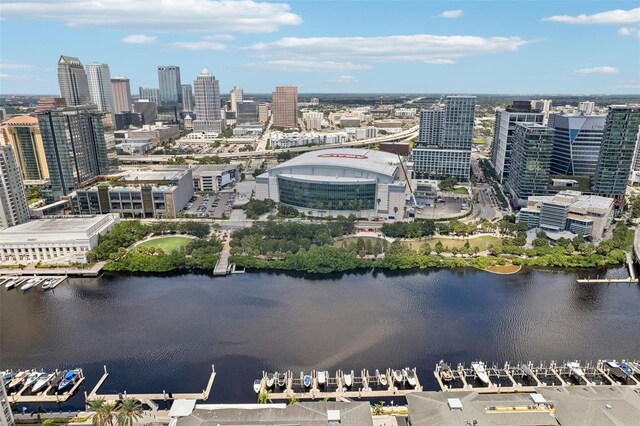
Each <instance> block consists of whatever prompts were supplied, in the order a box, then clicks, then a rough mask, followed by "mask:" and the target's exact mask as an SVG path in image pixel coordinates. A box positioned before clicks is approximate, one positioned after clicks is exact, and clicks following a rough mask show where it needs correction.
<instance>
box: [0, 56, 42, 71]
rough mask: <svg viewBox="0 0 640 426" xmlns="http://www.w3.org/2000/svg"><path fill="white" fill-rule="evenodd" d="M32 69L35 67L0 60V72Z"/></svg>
mask: <svg viewBox="0 0 640 426" xmlns="http://www.w3.org/2000/svg"><path fill="white" fill-rule="evenodd" d="M34 68H36V67H35V66H33V65H31V64H20V63H16V62H11V61H5V60H2V59H0V70H32V69H34ZM5 75H6V74H5Z"/></svg>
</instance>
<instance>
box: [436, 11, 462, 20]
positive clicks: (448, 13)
mask: <svg viewBox="0 0 640 426" xmlns="http://www.w3.org/2000/svg"><path fill="white" fill-rule="evenodd" d="M462 15H464V12H463V11H462V10H460V9H455V10H445V11H444V12H442V13H441V14H440V15H438V16H439V17H440V18H449V19H452V18H459V17H461V16H462Z"/></svg>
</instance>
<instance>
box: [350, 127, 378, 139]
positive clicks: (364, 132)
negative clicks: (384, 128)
mask: <svg viewBox="0 0 640 426" xmlns="http://www.w3.org/2000/svg"><path fill="white" fill-rule="evenodd" d="M355 135H356V139H357V140H363V139H373V138H377V137H378V128H377V127H371V126H368V127H361V128H359V129H356V132H355Z"/></svg>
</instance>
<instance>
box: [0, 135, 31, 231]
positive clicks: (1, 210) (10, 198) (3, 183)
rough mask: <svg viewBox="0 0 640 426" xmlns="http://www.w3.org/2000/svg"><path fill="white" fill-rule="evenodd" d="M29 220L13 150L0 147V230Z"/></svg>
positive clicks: (7, 147) (25, 198)
mask: <svg viewBox="0 0 640 426" xmlns="http://www.w3.org/2000/svg"><path fill="white" fill-rule="evenodd" d="M28 220H29V207H28V206H27V197H26V195H25V192H24V184H23V183H22V176H21V175H20V169H19V167H18V162H17V161H16V157H15V155H14V153H13V149H12V148H11V147H10V146H8V145H0V229H2V228H8V227H10V226H15V225H19V224H21V223H24V222H26V221H28Z"/></svg>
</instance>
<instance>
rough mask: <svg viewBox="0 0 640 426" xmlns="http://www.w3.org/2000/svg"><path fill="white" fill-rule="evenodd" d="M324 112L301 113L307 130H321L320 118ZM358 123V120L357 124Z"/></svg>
mask: <svg viewBox="0 0 640 426" xmlns="http://www.w3.org/2000/svg"><path fill="white" fill-rule="evenodd" d="M323 118H324V114H322V113H321V112H318V111H307V112H304V113H302V119H303V120H304V124H305V125H306V126H307V130H322V119H323ZM359 124H360V123H359V122H358V125H359Z"/></svg>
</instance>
